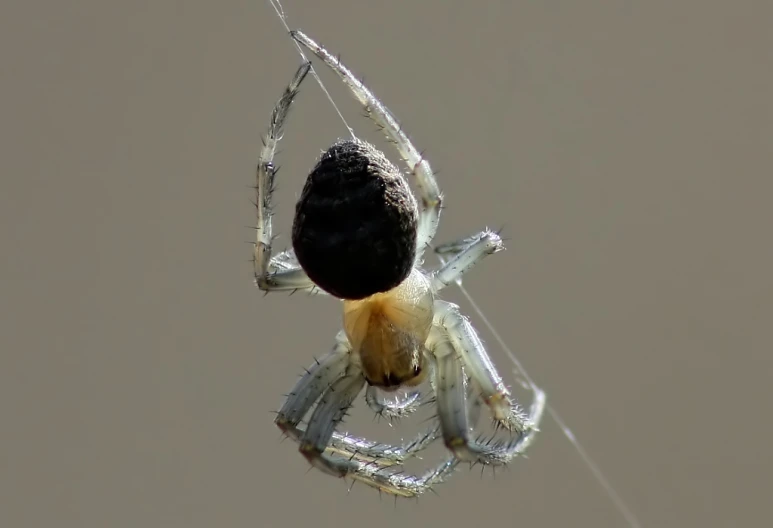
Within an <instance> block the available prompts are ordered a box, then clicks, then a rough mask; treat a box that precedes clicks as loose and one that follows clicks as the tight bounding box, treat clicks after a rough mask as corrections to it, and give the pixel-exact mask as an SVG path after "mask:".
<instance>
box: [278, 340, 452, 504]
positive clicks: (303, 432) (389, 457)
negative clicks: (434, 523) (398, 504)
mask: <svg viewBox="0 0 773 528" xmlns="http://www.w3.org/2000/svg"><path fill="white" fill-rule="evenodd" d="M364 384H365V379H364V377H363V376H362V373H361V372H360V370H359V365H358V364H357V362H356V360H355V359H354V358H353V357H352V350H351V346H350V345H349V342H348V341H347V339H346V335H345V334H344V333H343V332H341V333H339V334H338V336H337V339H336V345H335V347H334V349H333V350H332V351H331V352H330V353H329V354H327V355H325V356H324V357H323V358H321V359H320V360H319V361H316V362H315V363H314V364H313V365H312V366H311V367H310V368H309V369H307V371H306V373H305V374H304V375H303V376H302V377H301V379H300V380H298V382H297V383H296V385H295V387H293V389H292V391H291V392H290V394H289V395H288V397H287V401H286V402H285V403H284V405H283V406H282V408H281V409H280V410H279V412H278V413H277V417H276V419H275V423H276V424H277V426H278V427H279V428H280V429H281V430H282V431H283V432H284V433H285V434H286V435H287V436H288V437H290V438H292V439H293V440H294V441H296V442H297V443H298V444H299V451H300V452H301V453H302V454H303V455H304V457H305V458H306V459H307V460H308V461H309V462H310V463H311V464H312V465H313V466H314V467H316V468H318V469H320V470H322V471H323V472H325V473H327V474H329V475H333V476H336V477H351V478H353V479H355V480H359V481H360V482H363V483H365V484H367V485H368V486H371V487H374V488H377V489H379V490H381V491H385V492H387V493H391V494H393V495H400V496H403V497H416V496H418V495H420V494H422V493H424V492H425V491H427V490H429V489H430V488H431V487H432V486H434V485H435V484H437V483H439V482H442V481H443V480H445V479H446V478H447V477H448V476H449V475H450V474H451V473H452V472H453V471H454V469H455V468H456V466H457V464H458V460H456V459H455V458H451V459H449V460H446V461H445V462H443V463H442V464H440V465H438V466H437V467H435V468H432V469H431V470H429V471H427V472H426V473H424V474H423V475H421V476H415V475H409V474H406V473H404V472H403V471H401V470H400V465H401V464H402V463H403V462H404V461H405V460H407V459H408V458H411V457H413V456H415V455H416V454H418V453H419V452H420V451H422V450H424V449H425V448H426V447H428V446H429V445H431V444H432V443H433V442H434V441H435V439H437V438H438V437H439V435H440V431H439V428H438V427H435V428H433V429H431V430H430V431H428V432H427V433H425V434H423V435H420V436H419V437H418V438H417V439H416V440H414V441H412V442H409V443H407V444H406V445H403V446H391V445H388V444H382V443H379V442H371V441H369V440H366V439H364V438H357V437H353V436H350V435H347V434H342V433H339V432H336V431H335V428H336V426H338V425H339V424H340V422H341V420H342V419H343V417H344V416H345V414H346V412H347V411H348V410H349V407H350V406H351V403H352V401H353V400H354V398H355V397H356V396H357V394H359V392H360V391H361V390H362V387H363V385H364ZM315 403H316V404H317V406H316V407H315V408H314V411H313V412H312V414H311V418H310V419H309V423H308V425H307V426H306V428H305V429H304V428H303V427H301V426H300V423H301V421H302V420H303V418H304V417H305V416H306V414H308V412H309V410H311V408H312V407H314V404H315Z"/></svg>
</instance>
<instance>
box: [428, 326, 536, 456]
mask: <svg viewBox="0 0 773 528" xmlns="http://www.w3.org/2000/svg"><path fill="white" fill-rule="evenodd" d="M434 352H435V356H436V358H437V370H436V371H435V376H436V384H437V387H438V393H437V407H438V417H439V418H440V424H441V427H442V430H443V440H444V442H445V444H446V446H447V447H448V449H449V450H451V452H452V453H453V454H454V455H455V456H456V457H457V458H458V459H460V460H464V461H466V462H475V463H479V464H486V465H504V464H507V463H509V462H510V461H512V459H513V458H515V457H516V456H518V455H520V454H522V453H523V452H524V451H525V450H526V448H527V447H528V446H529V445H530V444H531V442H532V441H533V439H534V435H535V433H536V431H537V429H536V428H535V427H528V428H524V429H522V430H519V431H518V432H517V433H516V435H515V436H514V438H513V439H512V440H510V441H499V442H494V441H479V440H475V439H472V438H471V437H470V422H469V416H468V402H467V401H466V400H467V390H466V387H465V373H464V369H463V368H462V362H461V361H460V360H459V357H458V355H457V353H458V352H457V350H456V347H454V345H453V343H452V342H450V341H439V342H437V343H436V344H435V348H434ZM544 407H545V396H544V393H543V392H542V391H539V392H538V393H536V394H535V399H534V403H533V404H532V407H531V410H530V415H529V421H530V423H538V422H539V420H540V419H541V417H542V413H543V411H544Z"/></svg>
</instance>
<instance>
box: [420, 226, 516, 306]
mask: <svg viewBox="0 0 773 528" xmlns="http://www.w3.org/2000/svg"><path fill="white" fill-rule="evenodd" d="M440 247H443V248H448V249H445V250H444V253H438V254H439V255H441V256H442V255H449V254H450V255H453V256H452V257H451V258H450V259H449V260H448V262H445V263H444V264H443V265H442V266H441V267H440V268H438V269H437V270H435V271H433V272H432V288H433V290H434V291H435V293H437V292H439V291H440V290H442V289H443V288H445V287H446V286H448V285H449V284H452V283H454V282H456V281H458V280H460V279H461V277H462V275H464V274H465V273H467V272H468V271H470V270H471V269H472V268H473V267H474V266H475V265H476V264H478V263H479V262H480V261H481V260H483V259H484V258H485V257H487V256H488V255H493V254H494V253H498V252H500V251H503V250H504V249H505V246H504V244H503V243H502V239H501V238H500V236H499V235H498V234H497V233H495V232H494V231H490V230H488V229H486V230H483V231H481V232H480V233H478V234H477V235H474V236H472V237H468V238H465V239H463V240H461V241H459V242H453V243H452V245H444V246H440ZM436 252H437V250H436Z"/></svg>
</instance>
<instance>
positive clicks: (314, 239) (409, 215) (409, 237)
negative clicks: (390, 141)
mask: <svg viewBox="0 0 773 528" xmlns="http://www.w3.org/2000/svg"><path fill="white" fill-rule="evenodd" d="M417 218H418V212H417V208H416V201H415V200H414V198H413V195H412V194H411V192H410V190H409V188H408V185H407V183H406V182H405V179H404V178H403V177H402V175H401V174H400V171H399V170H398V169H397V168H396V167H395V166H394V165H393V164H392V163H391V162H390V161H389V160H388V159H387V158H386V156H384V154H383V153H382V152H380V151H379V150H377V149H376V148H375V147H374V146H373V145H370V144H369V143H366V142H364V141H361V140H351V139H350V140H344V141H339V142H337V143H335V144H334V145H333V146H332V147H330V148H329V149H328V150H327V152H325V153H324V154H323V155H322V157H321V158H320V160H319V162H318V163H317V165H316V166H315V167H314V169H313V170H312V171H311V174H309V177H308V179H307V180H306V185H305V186H304V188H303V192H302V194H301V197H300V199H299V200H298V203H297V205H296V206H295V221H294V222H293V235H292V236H293V248H294V249H295V255H296V256H297V258H298V262H299V263H300V265H301V267H303V269H304V270H305V271H306V274H307V275H308V276H309V278H310V279H311V280H312V281H314V283H315V284H316V285H317V286H319V287H320V288H321V289H323V290H325V291H326V292H328V293H330V294H331V295H334V296H336V297H339V298H341V299H363V298H365V297H368V296H370V295H373V294H374V293H379V292H384V291H388V290H390V289H392V288H394V287H395V286H397V285H398V284H400V283H401V282H402V281H403V280H405V278H406V277H407V276H408V274H409V273H410V272H411V268H412V267H413V261H414V258H415V256H416V227H417Z"/></svg>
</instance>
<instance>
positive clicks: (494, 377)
mask: <svg viewBox="0 0 773 528" xmlns="http://www.w3.org/2000/svg"><path fill="white" fill-rule="evenodd" d="M435 324H436V325H437V326H438V327H440V329H441V332H437V331H435V332H433V334H431V335H430V339H434V340H435V341H441V342H442V341H444V340H446V341H448V342H449V343H450V344H451V346H452V347H453V348H454V350H455V351H456V353H457V354H458V356H459V359H460V360H461V362H462V364H463V365H464V368H465V370H466V371H467V374H469V376H470V377H471V378H472V380H473V382H474V383H475V385H477V387H478V389H479V390H480V393H481V397H482V398H483V401H484V402H485V403H486V405H487V406H488V407H489V409H491V412H492V414H493V415H494V419H495V420H496V422H497V423H498V424H499V425H500V426H502V427H504V428H505V429H508V430H515V431H516V432H518V433H526V432H528V431H529V430H531V429H533V428H535V427H536V423H535V422H534V419H533V418H532V417H530V416H526V415H524V414H523V412H521V411H520V409H519V408H518V407H517V406H516V405H514V404H513V402H512V401H511V399H510V391H509V390H508V389H507V387H505V384H504V383H503V382H502V378H501V377H500V376H499V373H497V370H496V367H494V364H493V362H492V361H491V358H489V356H488V353H487V352H486V348H485V347H484V346H483V343H482V342H481V340H480V337H478V334H477V332H476V331H475V328H473V326H472V325H471V324H470V322H469V321H468V320H467V319H466V318H465V317H464V316H462V314H461V313H460V312H459V307H458V306H456V305H455V304H452V303H450V302H447V301H441V300H437V301H435ZM438 334H441V335H440V337H438ZM433 336H434V337H433ZM444 338H445V339H444ZM436 383H437V381H436ZM437 390H438V392H440V387H438V389H437ZM535 398H537V394H535ZM538 416H539V417H541V412H540V413H539V415H538Z"/></svg>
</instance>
